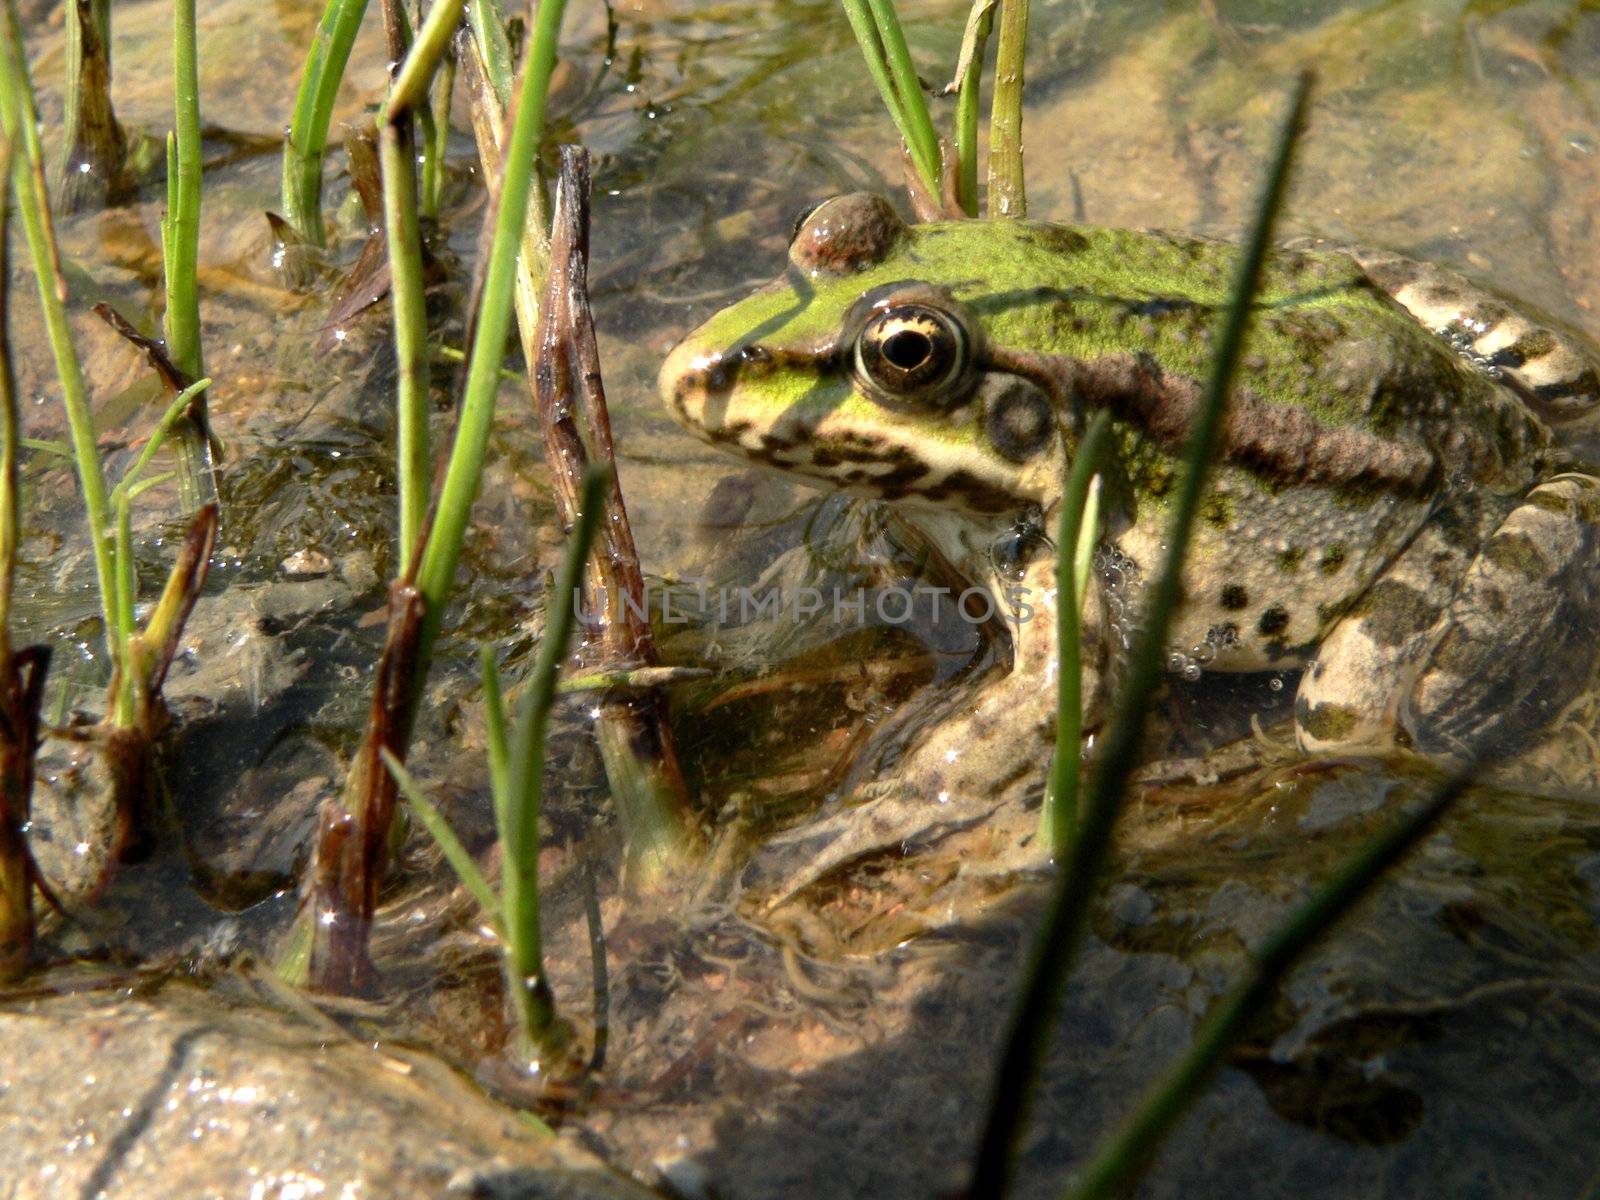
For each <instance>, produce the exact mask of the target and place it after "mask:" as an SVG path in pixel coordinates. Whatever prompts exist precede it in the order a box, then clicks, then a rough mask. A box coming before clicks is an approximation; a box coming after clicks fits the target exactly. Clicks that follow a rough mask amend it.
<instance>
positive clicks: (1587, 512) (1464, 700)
mask: <svg viewBox="0 0 1600 1200" xmlns="http://www.w3.org/2000/svg"><path fill="white" fill-rule="evenodd" d="M1501 511H1503V509H1501V508H1500V507H1499V506H1497V504H1496V502H1495V501H1494V500H1493V499H1492V498H1487V497H1484V496H1481V495H1479V496H1462V497H1458V498H1457V500H1456V501H1455V502H1454V503H1453V504H1452V505H1450V506H1447V507H1446V508H1445V509H1443V510H1441V512H1439V513H1437V514H1435V515H1434V517H1433V518H1432V519H1430V521H1429V523H1428V524H1427V525H1426V526H1424V528H1423V529H1422V531H1421V532H1420V533H1419V534H1418V536H1417V537H1416V538H1415V539H1414V540H1413V542H1412V543H1411V545H1410V546H1409V547H1408V548H1407V549H1406V551H1405V552H1404V553H1403V554H1402V555H1401V556H1400V557H1399V558H1398V559H1397V560H1396V561H1395V562H1394V563H1393V564H1391V566H1390V567H1389V568H1388V569H1387V570H1386V571H1385V572H1384V573H1383V574H1382V575H1380V576H1379V578H1378V579H1377V580H1375V581H1374V582H1373V584H1372V586H1371V587H1369V588H1368V589H1367V591H1366V592H1365V593H1364V594H1363V596H1362V597H1361V599H1360V600H1359V601H1358V602H1357V604H1356V605H1355V607H1354V608H1353V609H1352V610H1351V611H1350V612H1349V613H1348V614H1346V615H1345V617H1344V618H1343V619H1341V620H1340V621H1339V623H1338V624H1337V625H1336V626H1335V627H1334V628H1333V629H1332V630H1331V631H1330V632H1329V634H1328V635H1327V637H1326V638H1324V639H1323V641H1322V644H1321V645H1320V646H1319V648H1318V651H1317V654H1316V657H1315V658H1314V659H1313V660H1312V662H1311V664H1310V665H1309V666H1308V667H1307V669H1306V673H1305V675H1304V677H1303V678H1302V680H1301V684H1300V691H1299V694H1298V696H1297V698H1296V704H1295V724H1296V735H1297V738H1298V740H1299V742H1300V745H1301V746H1302V747H1303V748H1304V749H1306V750H1310V751H1317V752H1330V751H1336V750H1342V749H1350V748H1371V747H1376V746H1382V745H1385V744H1388V743H1389V742H1391V741H1392V740H1393V739H1394V736H1395V733H1396V731H1397V730H1404V731H1405V732H1406V734H1408V735H1409V737H1410V740H1411V743H1412V745H1414V746H1415V747H1416V748H1417V749H1419V750H1421V751H1423V752H1424V753H1428V754H1434V755H1437V756H1441V757H1466V756H1476V755H1485V754H1490V755H1495V754H1503V753H1508V752H1511V751H1513V750H1515V749H1516V748H1518V746H1519V745H1520V744H1522V743H1523V742H1524V741H1525V739H1527V738H1528V736H1529V735H1530V734H1533V733H1536V732H1537V731H1538V730H1539V729H1540V728H1541V727H1543V726H1545V725H1547V724H1548V723H1549V721H1550V720H1551V718H1552V717H1553V716H1554V715H1555V714H1556V713H1557V712H1558V711H1559V710H1560V708H1561V707H1562V706H1564V705H1565V704H1566V703H1567V702H1569V701H1570V700H1571V699H1573V697H1574V696H1576V695H1577V694H1578V692H1579V691H1580V690H1581V689H1582V688H1583V687H1584V686H1585V685H1586V684H1587V682H1588V678H1589V676H1590V674H1591V673H1592V667H1593V665H1594V662H1595V656H1596V649H1595V617H1594V616H1593V615H1592V610H1593V609H1594V607H1595V606H1594V603H1593V597H1594V595H1595V585H1596V584H1597V583H1600V537H1597V533H1600V520H1597V517H1600V481H1597V480H1596V479H1595V478H1594V477H1591V476H1588V475H1580V474H1567V475H1561V476H1557V477H1555V478H1554V479H1551V480H1549V481H1547V482H1545V483H1542V484H1540V485H1539V486H1537V487H1535V488H1534V489H1533V490H1532V491H1530V492H1529V493H1528V495H1527V496H1526V497H1524V499H1523V500H1522V501H1521V502H1520V503H1518V504H1516V505H1515V506H1514V507H1512V508H1511V509H1510V511H1509V512H1507V513H1505V515H1504V516H1503V517H1500V515H1499V513H1500V512H1501Z"/></svg>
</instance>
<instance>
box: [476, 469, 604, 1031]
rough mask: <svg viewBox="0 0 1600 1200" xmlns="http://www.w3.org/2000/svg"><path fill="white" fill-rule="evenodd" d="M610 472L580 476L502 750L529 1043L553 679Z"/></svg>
mask: <svg viewBox="0 0 1600 1200" xmlns="http://www.w3.org/2000/svg"><path fill="white" fill-rule="evenodd" d="M610 482H611V471H610V469H609V468H608V467H590V468H589V469H588V470H587V471H585V472H584V476H583V485H582V492H581V496H580V500H579V509H578V513H577V520H576V523H575V524H574V526H573V529H572V533H571V535H570V536H569V537H568V538H567V553H566V557H565V558H564V559H563V560H562V563H561V573H560V574H559V575H557V576H556V583H555V587H554V589H553V590H552V591H551V593H550V602H549V604H548V605H547V606H546V608H545V628H544V636H543V637H542V638H541V639H540V641H539V655H538V658H537V660H536V662H535V664H534V669H533V677H532V678H531V679H530V680H529V681H528V685H527V690H526V692H524V694H523V696H522V699H521V701H520V702H519V703H518V705H517V719H516V723H515V724H514V725H513V727H512V730H511V740H510V744H509V746H508V751H509V753H508V766H509V768H510V778H509V787H508V789H507V791H508V798H509V804H508V805H507V812H506V817H507V819H506V822H505V824H504V825H503V826H502V827H501V830H500V840H501V846H500V852H501V854H502V856H503V861H504V864H505V866H504V872H503V881H502V884H501V889H500V890H501V894H502V895H503V896H504V897H505V917H506V933H507V940H508V942H509V945H510V947H511V953H512V964H511V965H512V973H511V975H510V977H509V980H508V981H509V982H510V984H511V986H512V988H513V989H514V990H515V989H518V988H519V987H520V988H521V990H523V991H524V992H527V993H530V995H529V996H528V1000H529V1001H531V1003H532V1005H533V1006H535V1007H534V1010H533V1012H532V1014H531V1020H530V1024H529V1028H528V1032H529V1035H530V1038H532V1039H533V1040H535V1041H537V1038H538V1035H539V1034H540V1033H541V1032H542V1030H543V1028H544V1026H545V1025H547V1024H548V1022H549V1013H540V1012H538V1011H537V1007H536V1006H537V1005H538V997H537V995H535V994H533V993H535V992H536V990H537V988H536V985H537V984H540V983H542V981H543V979H544V950H543V941H542V936H541V932H540V916H539V824H540V822H539V814H540V810H541V808H542V806H543V803H544V749H545V738H546V734H547V732H548V727H549V720H550V706H551V704H552V703H553V702H554V700H555V689H556V676H557V674H558V673H559V672H560V670H561V662H562V660H563V659H564V658H565V657H566V655H567V642H568V640H569V639H570V638H571V636H572V627H573V624H574V615H573V599H574V597H575V596H576V595H577V591H578V583H579V581H580V579H581V578H582V576H583V567H584V564H585V563H586V562H587V561H588V559H589V548H590V547H591V546H592V545H593V544H594V535H595V531H596V530H597V529H598V528H599V525H600V516H601V513H602V512H603V511H604V509H605V494H606V489H607V488H608V487H609V486H610Z"/></svg>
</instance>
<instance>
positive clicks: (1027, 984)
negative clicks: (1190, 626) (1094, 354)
mask: <svg viewBox="0 0 1600 1200" xmlns="http://www.w3.org/2000/svg"><path fill="white" fill-rule="evenodd" d="M1309 86H1310V79H1309V76H1302V77H1301V79H1300V81H1299V84H1298V85H1297V87H1296V89H1295V92H1294V97H1293V100H1292V101H1291V103H1290V107H1289V115H1288V118H1287V119H1286V121H1285V122H1284V126H1283V132H1282V134H1281V136H1280V137H1279V140H1278V146H1277V150H1276V153H1275V155H1274V158H1273V162H1272V165H1271V168H1270V170H1269V172H1268V176H1267V183H1266V186H1265V189H1264V190H1263V193H1262V198H1261V203H1260V206H1259V208H1258V210H1257V213H1256V220H1255V224H1254V226H1253V227H1252V229H1251V233H1250V237H1249V240H1248V241H1247V243H1246V244H1245V246H1244V247H1243V249H1242V250H1241V252H1240V255H1239V263H1238V273H1237V275H1236V277H1235V280H1234V286H1233V290H1232V293H1231V297H1230V300H1229V304H1228V311H1227V314H1226V316H1225V318H1224V321H1223V326H1222V333H1221V336H1220V337H1219V339H1218V342H1217V348H1216V353H1215V355H1214V357H1213V359H1212V364H1211V374H1210V378H1209V379H1208V381H1207V386H1206V392H1205V398H1204V400H1203V402H1202V404H1201V408H1200V411H1199V413H1198V414H1197V415H1196V418H1195V424H1194V427H1193V429H1192V430H1191V432H1190V437H1189V441H1188V444H1187V447H1186V449H1185V454H1184V470H1183V478H1182V482H1181V483H1180V484H1179V488H1178V493H1177V496H1176V499H1175V500H1174V502H1173V507H1172V515H1171V522H1170V525H1169V530H1168V534H1167V549H1166V554H1165V556H1164V559H1163V562H1162V565H1161V570H1160V571H1159V573H1158V574H1157V576H1156V579H1155V581H1154V583H1152V584H1151V586H1150V598H1149V602H1148V605H1147V607H1146V611H1145V620H1144V629H1143V632H1142V633H1141V634H1140V637H1139V639H1138V642H1137V643H1136V645H1135V646H1134V649H1133V653H1132V655H1131V657H1130V660H1129V666H1128V670H1127V673H1126V676H1125V678H1124V679H1123V681H1122V691H1121V695H1120V696H1119V697H1118V702H1117V705H1116V709H1115V716H1114V718H1113V720H1112V722H1111V726H1110V728H1109V730H1108V732H1107V734H1106V739H1105V743H1104V747H1103V750H1102V752H1101V760H1100V764H1099V769H1098V771H1097V772H1096V774H1095V776H1094V783H1093V788H1092V790H1091V792H1090V798H1089V803H1088V804H1087V805H1086V806H1085V809H1084V812H1083V813H1082V815H1081V822H1080V825H1079V829H1078V832H1077V834H1076V836H1075V837H1074V838H1073V840H1072V843H1071V853H1070V854H1069V856H1068V859H1067V861H1066V862H1065V863H1063V864H1062V867H1061V869H1060V871H1059V873H1058V874H1057V877H1056V883H1055V886H1054V888H1053V890H1052V894H1051V896H1050V900H1049V904H1048V907H1047V909H1046V913H1045V919H1044V922H1043V925H1042V926H1041V928H1040V931H1039V934H1038V936H1037V938H1036V939H1035V943H1034V948H1033V954H1032V958H1031V961H1030V963H1029V967H1028V972H1027V975H1026V977H1025V978H1024V980H1023V984H1022V988H1021V992H1020V995H1019V998H1018V1003H1017V1008H1016V1013H1015V1016H1014V1018H1013V1022H1012V1028H1011V1031H1010V1034H1009V1036H1008V1038H1007V1041H1006V1044H1005V1046H1004V1048H1003V1050H1002V1053H1001V1059H1000V1065H999V1068H998V1070H997V1071H996V1073H995V1081H994V1088H993V1092H992V1095H991V1098H990V1107H989V1114H988V1117H987V1120H986V1121H985V1125H984V1131H983V1135H982V1139H981V1141H980V1143H979V1147H978V1153H977V1157H976V1160H975V1162H974V1166H973V1179H972V1186H971V1189H970V1195H971V1197H972V1198H973V1200H998V1198H999V1197H1002V1196H1004V1195H1005V1194H1006V1191H1007V1187H1008V1185H1009V1182H1010V1176H1011V1169H1012V1159H1013V1157H1014V1155H1015V1149H1016V1144H1017V1141H1018V1140H1019V1138H1020V1137H1021V1134H1022V1130H1023V1125H1024V1122H1025V1120H1026V1117H1027V1111H1028V1107H1029V1104H1030V1102H1031V1100H1032V1093H1033V1089H1034V1085H1035V1084H1036V1082H1037V1080H1038V1074H1039V1071H1040V1069H1041V1067H1042V1065H1043V1061H1044V1055H1045V1051H1046V1049H1047V1045H1048V1040H1049V1031H1050V1023H1051V1020H1052V1018H1053V1017H1054V1015H1055V1012H1056V1009H1057V1007H1058V1005H1059V1002H1060V998H1061V993H1062V990H1063V989H1064V987H1065V985H1066V979H1067V975H1068V974H1069V972H1070V971H1071V969H1072V965H1073V963H1074V962H1075V960H1076V958H1077V953H1078V949H1079V946H1080V945H1081V944H1082V941H1083V934H1084V930H1085V929H1086V928H1087V925H1088V919H1089V907H1090V904H1091V903H1092V902H1093V900H1094V896H1095V894H1096V892H1097V891H1098V887H1099V883H1100V875H1101V872H1102V870H1103V868H1104V865H1105V861H1106V858H1107V856H1108V854H1109V852H1110V845H1111V830H1112V826H1113V824H1114V823H1115V820H1116V815H1117V810H1118V807H1119V806H1120V803H1121V799H1122V796H1123V794H1124V793H1125V791H1126V789H1127V785H1128V781H1129V779H1130V778H1131V777H1132V775H1133V771H1134V768H1135V766H1136V765H1137V763H1138V758H1139V750H1140V743H1141V742H1142V741H1143V738H1144V725H1145V717H1146V715H1147V713H1148V710H1149V708H1150V704H1151V701H1152V699H1153V698H1154V696H1155V693H1156V690H1157V688H1158V687H1159V686H1160V682H1161V674H1162V670H1163V665H1164V659H1165V647H1166V633H1167V626H1168V624H1169V622H1170V620H1171V616H1172V612H1173V609H1174V608H1175V607H1176V604H1177V600H1178V592H1179V587H1180V583H1181V572H1182V567H1183V556H1184V553H1185V551H1186V550H1187V547H1188V541H1189V533H1190V530H1191V529H1192V528H1193V525H1194V519H1195V515H1196V513H1197V512H1198V511H1199V507H1200V500H1201V498H1202V494H1203V489H1204V485H1205V478H1206V472H1207V468H1208V466H1209V464H1210V463H1211V461H1212V459H1213V458H1214V457H1215V455H1216V447H1217V444H1218V441H1219V439H1220V434H1221V428H1222V418H1223V413H1224V409H1225V402H1226V400H1227V397H1228V393H1229V390H1230V389H1231V385H1232V382H1233V375H1234V371H1235V369H1236V368H1237V366H1238V362H1239V354H1240V349H1241V347H1242V346H1243V343H1244V335H1245V331H1246V328H1247V327H1248V324H1249V319H1250V313H1251V309H1252V306H1253V300H1254V297H1255V294H1256V289H1257V285H1258V282H1259V279H1260V275H1261V268H1262V264H1263V263H1264V261H1265V259H1266V255H1267V248H1268V246H1269V245H1270V244H1271V239H1272V230H1273V226H1274V224H1275V222H1276V220H1277V215H1278V210H1279V209H1280V207H1281V206H1282V203H1283V196H1284V192H1285V189H1286V186H1287V183H1288V178H1289V168H1290V164H1291V162H1292V160H1293V153H1294V146H1295V142H1296V140H1297V138H1298V136H1299V132H1300V126H1301V122H1302V120H1303V118H1304V115H1305V106H1306V97H1307V93H1308V89H1309Z"/></svg>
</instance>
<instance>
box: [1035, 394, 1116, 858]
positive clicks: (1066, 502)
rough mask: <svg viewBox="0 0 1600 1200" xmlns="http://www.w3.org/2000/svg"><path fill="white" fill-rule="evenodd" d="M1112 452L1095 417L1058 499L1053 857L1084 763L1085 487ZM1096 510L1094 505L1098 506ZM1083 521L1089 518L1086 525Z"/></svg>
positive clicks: (1047, 803)
mask: <svg viewBox="0 0 1600 1200" xmlns="http://www.w3.org/2000/svg"><path fill="white" fill-rule="evenodd" d="M1110 451H1111V414H1110V413H1107V412H1105V411H1103V410H1102V411H1101V412H1099V413H1096V414H1095V418H1094V420H1093V421H1091V422H1090V423H1089V428H1088V429H1087V430H1086V431H1085V432H1084V435H1083V438H1082V440H1081V441H1080V442H1079V443H1078V453H1077V455H1076V456H1075V457H1074V458H1073V460H1072V470H1071V471H1069V472H1068V473H1067V482H1066V486H1065V487H1064V488H1063V490H1062V495H1061V522H1060V527H1059V530H1058V532H1057V537H1056V754H1055V759H1054V761H1053V763H1052V764H1051V767H1050V782H1049V784H1048V785H1047V787H1046V788H1045V794H1044V807H1043V809H1042V810H1041V811H1040V813H1039V833H1040V836H1041V837H1042V838H1043V839H1044V840H1045V844H1046V845H1047V846H1048V847H1049V849H1050V852H1051V853H1052V854H1058V853H1060V852H1061V851H1062V850H1063V849H1064V848H1065V847H1066V846H1067V844H1068V842H1069V841H1070V840H1071V838H1072V830H1073V826H1074V824H1075V823H1076V822H1077V819H1078V781H1079V776H1080V775H1081V773H1082V772H1081V763H1082V759H1083V747H1082V742H1083V654H1082V645H1081V637H1082V627H1083V598H1084V596H1083V593H1084V583H1085V576H1086V572H1080V570H1079V567H1078V562H1079V560H1080V558H1082V557H1083V556H1082V555H1081V554H1080V553H1079V543H1080V542H1086V543H1087V544H1088V546H1089V547H1091V548H1092V547H1093V545H1094V540H1095V537H1096V535H1097V530H1096V528H1095V526H1096V524H1097V521H1096V519H1095V518H1096V517H1098V513H1095V514H1093V515H1091V514H1090V513H1089V511H1088V509H1089V484H1090V481H1091V480H1093V479H1094V477H1095V474H1096V473H1097V472H1098V471H1099V470H1100V468H1101V467H1102V466H1104V465H1105V460H1106V457H1107V455H1108V454H1109V453H1110ZM1096 508H1097V509H1098V505H1096ZM1085 518H1089V519H1088V520H1085Z"/></svg>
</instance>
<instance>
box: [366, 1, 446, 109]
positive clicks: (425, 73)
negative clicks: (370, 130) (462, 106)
mask: <svg viewBox="0 0 1600 1200" xmlns="http://www.w3.org/2000/svg"><path fill="white" fill-rule="evenodd" d="M465 7H466V0H436V3H435V4H434V6H433V7H432V8H430V9H429V10H428V16H427V18H426V19H425V20H424V21H423V22H422V28H421V29H419V30H417V36H416V37H415V39H413V41H412V43H411V52H410V53H409V54H407V55H406V60H405V62H404V63H402V64H401V66H400V73H399V74H397V75H396V76H395V77H394V83H393V84H392V85H391V86H390V88H389V99H388V101H387V102H386V103H385V105H384V116H385V118H386V119H388V120H390V121H393V120H394V119H395V118H396V116H397V115H398V114H400V113H403V112H406V111H408V110H414V109H418V108H421V107H423V106H425V105H426V104H427V100H428V84H429V83H430V82H431V81H432V80H433V73H434V72H435V71H437V70H438V69H439V62H440V60H441V59H442V58H443V57H444V54H445V51H446V50H448V49H449V48H450V39H451V38H453V37H454V36H455V32H456V26H457V25H459V24H461V12H462V9H464V8H465Z"/></svg>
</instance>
